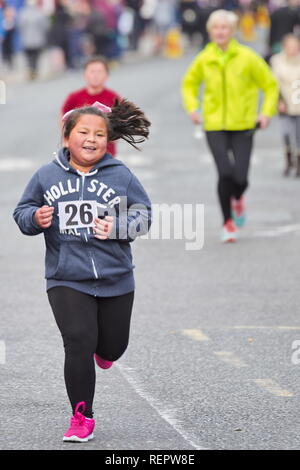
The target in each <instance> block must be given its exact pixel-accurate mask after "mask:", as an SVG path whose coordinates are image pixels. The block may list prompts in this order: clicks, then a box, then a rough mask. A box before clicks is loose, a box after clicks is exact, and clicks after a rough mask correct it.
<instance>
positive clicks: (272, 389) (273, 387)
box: [254, 379, 294, 397]
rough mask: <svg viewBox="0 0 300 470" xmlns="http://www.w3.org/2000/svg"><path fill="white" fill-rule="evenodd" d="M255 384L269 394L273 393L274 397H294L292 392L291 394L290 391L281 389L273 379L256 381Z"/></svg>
mask: <svg viewBox="0 0 300 470" xmlns="http://www.w3.org/2000/svg"><path fill="white" fill-rule="evenodd" d="M254 382H255V383H256V384H257V385H258V386H259V387H261V388H263V389H264V390H267V392H269V393H271V394H272V395H275V396H276V397H293V396H294V394H293V393H292V392H289V391H288V390H285V389H283V388H281V387H280V385H278V384H277V383H276V382H274V380H272V379H254Z"/></svg>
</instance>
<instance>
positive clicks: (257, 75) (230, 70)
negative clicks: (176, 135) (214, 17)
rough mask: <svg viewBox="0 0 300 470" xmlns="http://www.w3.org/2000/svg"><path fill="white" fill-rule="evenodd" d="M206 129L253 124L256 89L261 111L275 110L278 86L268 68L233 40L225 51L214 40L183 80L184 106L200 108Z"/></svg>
mask: <svg viewBox="0 0 300 470" xmlns="http://www.w3.org/2000/svg"><path fill="white" fill-rule="evenodd" d="M202 84H203V85H204V89H203V96H202V117H203V121H204V129H205V130H207V131H219V130H232V131H234V130H245V129H252V128H254V127H255V123H256V119H257V114H258V97H259V90H262V91H263V94H264V97H263V102H262V106H261V110H260V114H263V115H265V116H268V117H271V116H272V115H274V114H275V113H276V111H277V101H278V93H279V92H278V85H277V81H276V78H275V77H274V76H273V74H272V72H271V69H270V67H269V66H268V65H267V64H266V62H265V61H264V60H263V59H262V58H261V57H260V56H259V55H258V54H256V53H255V52H254V51H253V50H252V49H250V48H249V47H247V46H243V45H241V44H239V43H238V41H236V40H235V39H232V40H231V41H230V43H229V46H228V48H227V50H226V52H223V51H222V50H221V49H220V48H219V47H218V46H217V45H216V44H215V43H212V42H211V43H209V44H208V45H207V46H206V47H205V48H204V49H203V51H201V52H200V53H199V54H198V55H197V56H196V58H195V59H194V61H193V62H192V64H191V65H190V67H189V68H188V70H187V72H186V74H185V76H184V78H183V81H182V97H183V105H184V108H185V109H186V111H187V112H188V113H191V112H194V111H197V110H198V109H199V108H200V99H199V92H200V86H201V85H202Z"/></svg>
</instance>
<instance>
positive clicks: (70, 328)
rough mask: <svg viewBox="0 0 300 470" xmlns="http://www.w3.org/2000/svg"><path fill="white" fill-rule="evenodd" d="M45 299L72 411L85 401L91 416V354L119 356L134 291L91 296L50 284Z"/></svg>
mask: <svg viewBox="0 0 300 470" xmlns="http://www.w3.org/2000/svg"><path fill="white" fill-rule="evenodd" d="M48 298H49V302H50V305H51V308H52V310H53V313H54V317H55V320H56V323H57V325H58V328H59V329H60V332H61V335H62V338H63V344H64V349H65V367H64V374H65V382H66V388H67V393H68V396H69V399H70V402H71V405H72V409H73V413H74V411H75V407H76V404H77V403H78V402H80V401H85V402H86V411H85V413H84V414H85V416H87V417H89V418H92V416H93V410H92V408H93V398H94V393H95V382H96V374H95V362H94V357H93V356H94V353H96V354H97V355H99V356H100V357H101V358H102V359H105V360H107V361H116V360H117V359H119V358H120V357H121V356H122V354H123V353H124V351H125V350H126V348H127V346H128V340H129V330H130V318H131V312H132V306H133V299H134V291H133V292H130V293H128V294H124V295H120V296H115V297H94V296H92V295H88V294H84V293H82V292H79V291H76V290H74V289H70V288H69V287H53V288H52V289H49V290H48Z"/></svg>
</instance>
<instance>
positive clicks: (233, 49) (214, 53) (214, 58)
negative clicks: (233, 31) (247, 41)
mask: <svg viewBox="0 0 300 470" xmlns="http://www.w3.org/2000/svg"><path fill="white" fill-rule="evenodd" d="M238 47H239V43H238V41H237V40H236V39H235V38H232V39H231V40H230V42H229V44H228V47H227V49H226V51H225V52H223V51H222V50H221V49H220V48H219V47H218V46H217V44H216V43H215V42H210V43H209V44H207V46H206V47H205V50H206V51H207V52H208V53H209V58H208V62H217V63H220V56H221V54H222V53H223V54H226V55H227V60H229V59H231V58H232V57H234V56H235V55H237V54H238Z"/></svg>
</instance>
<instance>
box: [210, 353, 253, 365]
mask: <svg viewBox="0 0 300 470" xmlns="http://www.w3.org/2000/svg"><path fill="white" fill-rule="evenodd" d="M214 354H215V355H216V356H218V357H219V358H220V359H221V361H224V362H226V363H228V364H230V365H232V366H234V367H237V368H240V367H248V366H247V364H246V363H245V362H244V361H243V360H242V359H240V358H239V357H238V356H236V355H235V354H234V353H233V352H232V351H214Z"/></svg>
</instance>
